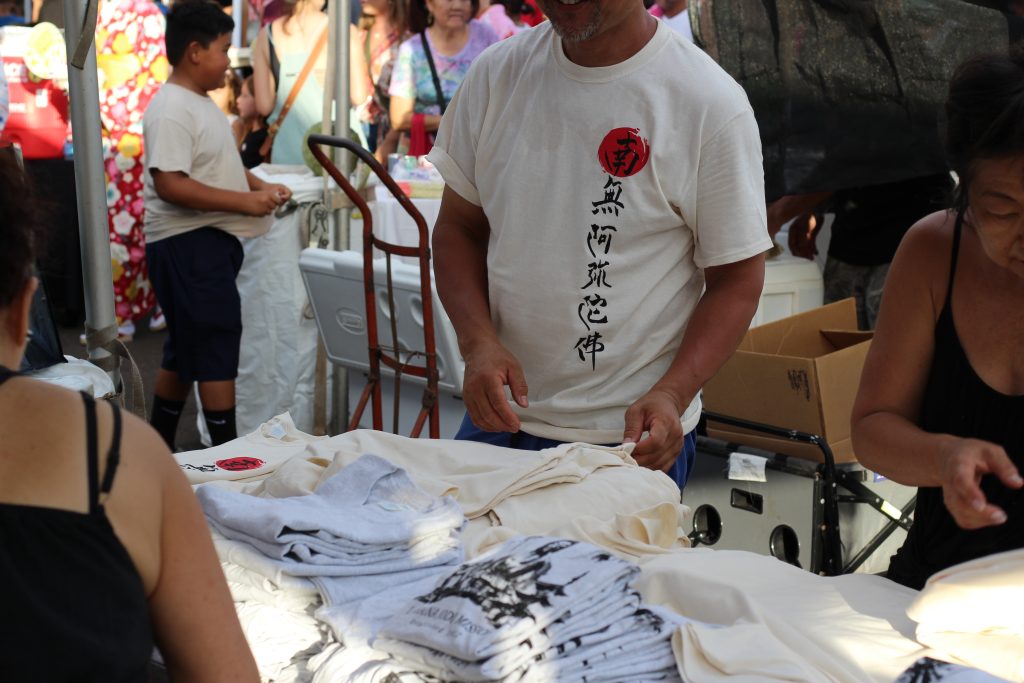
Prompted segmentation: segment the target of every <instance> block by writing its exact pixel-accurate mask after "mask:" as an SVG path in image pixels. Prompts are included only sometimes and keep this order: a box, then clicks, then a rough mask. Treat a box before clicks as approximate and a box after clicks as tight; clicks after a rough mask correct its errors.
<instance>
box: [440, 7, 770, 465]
mask: <svg viewBox="0 0 1024 683" xmlns="http://www.w3.org/2000/svg"><path fill="white" fill-rule="evenodd" d="M541 6H542V9H543V10H544V11H545V13H546V14H547V15H548V17H549V18H550V20H551V21H550V22H549V23H546V24H542V25H541V26H538V27H537V28H535V29H532V30H529V31H524V32H523V33H521V34H519V35H517V36H514V37H513V38H510V39H508V40H506V41H503V42H502V43H499V44H498V45H495V46H492V47H491V48H489V49H488V50H487V51H486V52H484V53H483V54H482V55H481V56H480V57H478V58H477V61H476V62H474V64H473V66H472V67H471V69H470V71H469V74H468V75H467V77H466V80H465V81H464V82H463V84H462V86H461V88H460V90H459V92H458V93H457V94H456V96H455V98H454V99H453V101H452V103H451V105H450V107H449V109H448V113H447V114H446V115H445V117H444V119H443V121H442V124H441V127H440V129H439V131H438V136H437V142H436V144H435V147H434V149H433V151H432V152H431V154H430V159H431V161H433V162H434V164H435V165H436V166H437V168H438V169H439V170H440V172H441V174H442V175H443V176H444V179H445V182H446V188H445V193H444V198H443V200H442V204H441V212H440V215H439V217H438V220H437V224H436V227H435V229H434V255H435V258H436V263H435V267H434V273H435V276H436V278H437V288H438V292H439V294H440V295H441V299H442V301H443V302H444V306H445V309H446V310H447V312H448V315H449V317H450V318H451V320H452V324H453V325H454V327H455V330H456V333H457V334H458V338H459V346H460V349H461V351H462V355H463V357H464V358H465V361H466V373H465V381H464V385H463V399H464V401H465V404H466V408H467V411H468V415H467V419H466V421H464V423H463V428H462V429H461V430H460V433H459V435H458V437H457V438H472V439H477V440H482V441H489V442H492V443H498V444H501V445H506V446H511V447H519V448H538V447H545V446H549V445H552V444H553V443H556V442H565V441H585V442H589V443H598V444H601V443H605V444H607V443H622V442H636V448H635V450H634V451H633V455H634V457H635V458H636V459H637V461H638V462H639V463H640V464H642V465H645V466H647V467H650V468H652V469H661V470H670V469H672V470H673V471H672V472H671V474H672V476H674V478H675V479H676V481H677V482H679V483H680V484H683V483H685V480H686V475H687V472H688V471H689V465H690V463H691V462H692V458H693V451H694V446H695V440H694V438H693V435H692V430H693V429H694V427H695V426H696V423H697V420H698V418H699V415H700V397H699V392H700V387H701V385H702V384H703V383H704V382H705V381H707V380H708V379H709V378H710V377H711V376H712V375H713V374H714V373H715V372H716V371H717V370H718V368H719V367H720V366H721V365H722V364H723V363H724V362H725V360H726V359H727V358H728V357H729V356H730V355H731V354H732V352H733V351H734V350H735V348H736V345H737V344H738V343H739V341H740V339H741V338H742V337H743V334H744V332H745V331H746V329H747V327H748V326H749V324H750V320H751V318H752V316H753V314H754V312H755V310H756V308H757V303H758V298H759V296H760V292H761V288H762V286H763V284H764V256H763V254H764V252H765V251H766V250H767V249H769V248H770V247H771V244H772V243H771V240H770V239H769V238H768V233H767V229H766V225H765V208H764V188H763V171H762V164H761V148H760V141H759V136H758V132H757V125H756V123H755V120H754V115H753V112H752V111H751V109H750V105H749V103H748V102H747V98H746V95H745V94H744V92H743V90H742V89H741V88H740V87H739V85H737V84H736V82H735V81H733V80H732V79H731V78H730V77H729V76H728V75H727V74H726V73H725V72H724V71H722V70H721V69H720V68H719V67H718V66H717V65H716V64H715V63H714V62H713V61H712V60H711V59H710V58H709V57H708V56H707V55H706V54H704V53H703V52H702V51H701V50H699V49H698V48H696V47H694V46H693V45H692V44H691V43H689V42H688V41H686V40H685V39H683V38H682V37H681V36H679V35H678V34H676V33H675V32H673V31H671V30H670V29H668V27H666V26H664V25H663V24H661V23H660V22H658V21H657V20H656V19H655V18H654V17H652V16H651V15H650V14H648V13H647V11H646V10H645V9H644V5H643V2H642V0H579V2H576V3H573V4H566V3H564V2H561V1H560V0H543V1H542V2H541ZM527 385H529V388H527ZM506 386H507V387H508V388H509V390H510V394H511V397H512V400H511V401H510V400H509V399H508V398H507V394H506V390H505V387H506ZM645 434H646V436H645ZM684 435H686V438H685V439H684ZM684 443H685V448H684Z"/></svg>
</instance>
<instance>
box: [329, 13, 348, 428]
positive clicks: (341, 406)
mask: <svg viewBox="0 0 1024 683" xmlns="http://www.w3.org/2000/svg"><path fill="white" fill-rule="evenodd" d="M328 11H329V12H330V13H331V28H332V29H333V30H334V38H335V39H334V41H333V44H334V52H333V53H332V54H331V61H332V62H333V64H334V69H333V73H332V74H331V76H333V81H334V82H333V83H332V84H331V86H333V87H329V88H328V90H329V91H333V96H334V97H333V99H334V117H333V119H334V131H333V132H334V135H336V136H338V137H346V138H347V137H348V129H349V125H348V120H349V109H350V105H349V100H350V96H349V87H350V85H349V73H350V71H351V70H350V69H349V54H350V53H349V45H350V43H351V30H350V25H351V23H352V20H351V18H350V15H351V14H352V1H351V0H338V1H337V2H331V3H329V8H328ZM348 156H349V154H348V152H346V151H345V150H342V149H338V150H336V152H335V158H334V163H335V165H337V167H338V168H339V169H343V170H344V169H346V168H347V164H346V163H345V162H346V160H347V159H346V158H347V157H348ZM350 217H351V209H340V210H338V211H336V212H335V219H334V248H335V249H338V250H342V249H348V245H349V219H350ZM332 369H333V372H332V378H331V379H332V381H331V386H332V388H333V391H332V394H333V395H332V399H333V400H332V404H333V406H334V410H333V413H334V414H333V416H332V420H331V433H332V434H338V433H340V432H342V431H344V430H345V429H347V428H348V410H349V406H348V373H347V372H346V371H345V368H343V367H341V366H340V365H332Z"/></svg>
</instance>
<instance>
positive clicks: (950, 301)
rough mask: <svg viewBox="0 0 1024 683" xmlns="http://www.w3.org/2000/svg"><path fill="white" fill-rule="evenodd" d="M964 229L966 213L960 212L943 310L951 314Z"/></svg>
mask: <svg viewBox="0 0 1024 683" xmlns="http://www.w3.org/2000/svg"><path fill="white" fill-rule="evenodd" d="M963 227H964V212H963V210H960V211H957V213H956V224H955V225H954V226H953V254H952V256H951V257H950V259H949V284H948V285H947V286H946V303H945V304H944V305H943V310H946V311H949V312H950V313H952V311H953V280H954V279H956V261H957V257H958V256H959V255H960V233H961V232H963Z"/></svg>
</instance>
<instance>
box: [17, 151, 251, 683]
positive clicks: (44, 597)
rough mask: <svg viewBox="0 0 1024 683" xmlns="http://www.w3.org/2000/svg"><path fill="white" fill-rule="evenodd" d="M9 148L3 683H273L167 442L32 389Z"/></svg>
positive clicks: (26, 204) (28, 223)
mask: <svg viewBox="0 0 1024 683" xmlns="http://www.w3.org/2000/svg"><path fill="white" fill-rule="evenodd" d="M8 151H9V149H7V150H5V149H0V585H2V586H3V589H2V592H0V681H4V683H23V682H26V683H27V682H33V683H34V682H36V681H46V682H47V683H49V682H53V683H61V682H65V681H66V682H69V683H70V682H71V681H75V682H81V683H92V682H96V683H99V682H104V683H107V682H109V683H122V682H129V681H137V682H139V683H145V682H146V681H148V680H149V675H148V673H149V667H150V660H151V658H152V656H153V648H154V644H155V645H157V646H158V647H159V648H160V651H161V653H162V654H163V658H164V661H165V663H166V668H167V671H168V673H169V674H170V676H171V680H175V681H178V680H185V681H196V682H199V681H210V682H212V681H217V682H220V681H239V682H240V681H249V682H251V683H255V682H256V681H258V680H259V674H258V672H257V670H256V665H255V662H254V661H253V658H252V654H251V653H250V652H249V650H248V647H247V645H246V642H245V638H244V636H243V634H242V630H241V627H240V626H239V623H238V618H237V616H236V615H235V611H234V608H233V605H232V602H231V595H230V593H229V592H228V589H227V585H226V584H225V581H224V576H223V574H222V572H221V569H220V566H219V563H218V560H217V555H216V552H215V551H214V548H213V543H212V541H211V539H210V535H209V531H208V529H207V527H206V524H205V519H204V518H203V515H202V511H201V510H200V509H199V505H198V503H197V501H196V500H195V497H194V495H193V494H192V490H191V488H190V487H189V485H188V482H187V481H186V479H185V477H184V476H183V475H182V473H181V470H180V469H179V467H178V466H177V464H176V463H175V462H174V460H173V458H172V457H171V455H170V453H169V452H168V451H167V448H166V447H165V446H164V445H163V441H162V439H161V438H160V437H159V435H157V434H156V432H154V431H153V430H152V429H151V428H150V427H149V426H148V425H147V424H145V423H144V422H143V421H141V420H139V419H137V418H135V417H134V416H132V415H122V414H121V413H120V411H119V410H118V409H117V407H116V406H112V405H110V404H107V403H106V402H97V401H95V400H94V399H93V397H92V396H91V395H85V394H83V395H81V396H78V395H76V394H75V393H74V392H71V391H68V390H66V389H62V388H59V387H55V386H52V385H49V384H45V383H43V382H39V381H36V380H33V379H29V378H26V377H22V376H20V375H19V374H18V373H17V372H16V371H15V369H16V368H17V367H19V365H20V363H21V357H22V354H23V353H24V350H25V342H26V337H27V333H28V319H29V309H30V308H31V302H32V295H33V292H34V291H35V288H36V281H35V278H33V277H32V263H33V261H34V252H35V249H36V244H35V242H36V239H37V237H36V234H37V232H36V230H35V227H36V222H35V221H36V217H35V215H34V213H33V209H32V207H33V198H32V195H31V191H30V188H29V186H28V183H27V180H26V178H25V175H24V173H23V172H22V171H21V169H20V167H19V166H18V163H17V161H16V160H15V158H14V156H13V155H12V154H8V153H7V152H8Z"/></svg>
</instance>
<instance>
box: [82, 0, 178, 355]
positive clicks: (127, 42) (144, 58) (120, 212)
mask: <svg viewBox="0 0 1024 683" xmlns="http://www.w3.org/2000/svg"><path fill="white" fill-rule="evenodd" d="M164 26H165V23H164V16H163V13H162V12H161V11H160V9H159V8H158V7H157V6H156V4H155V3H153V2H152V1H151V0H102V2H101V3H100V7H99V13H98V15H97V20H96V50H97V52H96V64H97V67H98V70H99V74H98V76H99V88H100V118H101V121H102V123H103V150H104V168H105V171H106V181H107V219H108V227H109V230H110V258H111V265H112V268H113V276H114V311H115V313H116V314H117V322H118V326H119V330H118V331H119V334H120V336H121V337H122V339H130V338H131V336H132V334H134V332H135V326H134V323H135V321H137V320H139V319H140V318H143V317H144V316H146V315H147V314H148V313H149V312H150V311H151V310H152V309H153V308H154V306H155V304H156V299H155V297H154V295H153V289H152V287H151V286H150V284H149V279H148V275H147V271H146V245H145V241H144V238H143V235H142V215H143V200H142V182H143V176H144V167H143V149H142V114H143V112H145V111H146V107H147V106H148V105H149V101H150V99H152V97H153V95H155V94H156V91H157V90H158V89H159V87H160V84H161V83H163V82H164V81H165V80H167V75H168V70H169V68H168V63H167V54H166V50H165V47H164ZM161 318H162V316H160V315H159V312H157V313H156V314H155V315H154V316H153V318H152V319H151V322H150V326H151V327H154V328H159V327H161V323H162V320H161Z"/></svg>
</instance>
